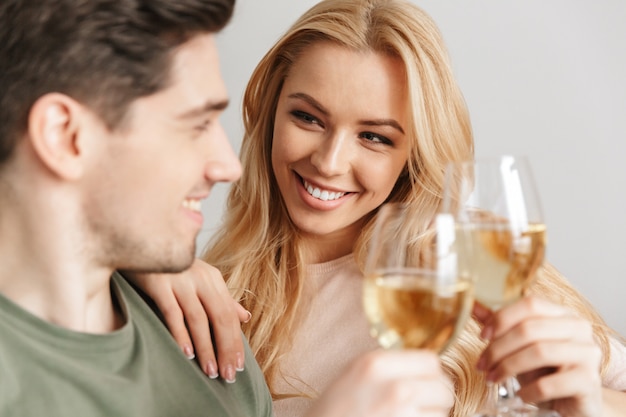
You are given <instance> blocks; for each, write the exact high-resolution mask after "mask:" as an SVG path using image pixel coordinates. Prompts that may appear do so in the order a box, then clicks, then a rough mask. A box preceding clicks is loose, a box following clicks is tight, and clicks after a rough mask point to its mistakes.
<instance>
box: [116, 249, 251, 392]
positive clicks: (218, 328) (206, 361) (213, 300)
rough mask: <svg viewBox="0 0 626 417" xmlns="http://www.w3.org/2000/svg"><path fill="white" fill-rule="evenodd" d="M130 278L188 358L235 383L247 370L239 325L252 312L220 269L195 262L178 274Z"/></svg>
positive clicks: (146, 275)
mask: <svg viewBox="0 0 626 417" xmlns="http://www.w3.org/2000/svg"><path fill="white" fill-rule="evenodd" d="M125 276H126V275H125ZM127 278H128V279H129V280H130V281H131V282H133V283H134V284H135V285H136V286H138V287H139V288H140V289H141V290H142V291H143V292H145V293H146V294H147V295H148V296H149V297H150V298H151V300H152V301H153V302H154V304H155V305H156V307H157V308H158V309H159V311H160V312H161V315H162V317H163V320H164V321H165V323H166V325H167V327H168V329H169V331H170V332H171V333H172V336H173V337H174V339H175V340H176V342H177V343H178V345H179V346H180V347H181V349H182V350H183V352H184V353H185V355H186V356H187V357H189V358H194V357H195V358H196V359H197V361H198V363H199V365H200V367H201V368H202V370H203V371H204V372H205V373H206V374H207V375H208V376H209V377H211V378H217V377H218V375H221V376H222V378H224V379H225V380H226V381H228V382H233V381H235V379H236V372H237V370H242V369H243V366H244V348H243V339H242V334H241V327H240V323H241V322H242V321H247V320H249V319H250V313H249V312H247V311H246V310H245V309H244V308H243V307H242V306H241V305H239V304H238V303H237V302H235V300H233V298H232V297H231V296H230V293H229V291H228V288H227V287H226V283H225V282H224V279H223V277H222V275H221V273H220V272H219V271H218V270H217V269H216V268H214V267H213V266H211V265H208V264H207V263H205V262H203V261H201V260H199V259H196V260H195V261H194V263H193V264H192V266H191V267H190V268H189V269H188V270H186V271H184V272H181V273H179V274H132V275H130V274H129V275H128V276H127Z"/></svg>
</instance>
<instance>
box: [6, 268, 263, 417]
mask: <svg viewBox="0 0 626 417" xmlns="http://www.w3.org/2000/svg"><path fill="white" fill-rule="evenodd" d="M111 288H112V290H113V294H114V296H116V297H117V301H118V303H119V304H120V306H121V307H122V309H123V311H124V312H125V315H126V324H125V325H124V326H123V327H122V328H120V329H119V330H117V331H115V332H112V333H109V334H99V335H96V334H87V333H79V332H74V331H70V330H68V329H65V328H62V327H59V326H56V325H54V324H51V323H48V322H46V321H43V320H41V319H39V318H38V317H36V316H34V315H32V314H30V313H29V312H27V311H25V310H23V309H22V308H20V307H19V306H17V305H16V304H14V303H13V302H11V301H10V300H8V299H7V298H5V297H4V296H2V295H0V416H1V417H9V416H11V417H13V416H29V417H30V416H32V417H61V416H62V417H73V416H76V417H97V416H102V417H105V416H106V417H125V416H133V417H157V416H158V417H178V416H211V417H213V416H228V417H232V416H237V417H243V416H254V417H257V416H272V415H273V414H272V401H271V397H270V395H269V391H268V389H267V385H266V384H265V381H264V379H263V374H262V372H261V370H260V369H259V366H258V364H257V363H256V361H255V360H254V357H253V355H252V352H251V351H250V348H249V346H248V344H247V342H246V343H245V347H246V351H245V355H246V366H245V369H246V370H245V371H243V372H238V373H237V382H235V383H234V384H227V383H225V382H224V381H223V380H221V379H217V380H211V379H209V378H208V377H207V376H206V375H205V374H203V373H202V372H201V370H200V368H199V367H198V365H197V363H196V362H195V361H190V360H188V359H187V358H186V357H185V356H184V355H183V353H182V352H181V350H180V348H179V347H178V345H177V344H176V343H175V342H174V340H173V338H172V337H171V336H170V334H169V332H168V331H167V329H166V327H165V326H164V325H163V323H162V322H161V321H160V320H159V318H158V317H157V316H156V315H155V314H154V313H153V312H152V310H151V309H150V308H149V307H148V305H147V304H146V303H145V302H144V301H143V299H142V298H141V297H140V296H139V295H138V294H137V293H136V292H135V291H134V290H133V288H132V287H131V286H130V285H129V284H128V283H127V282H126V281H125V280H124V279H123V278H122V277H121V276H119V275H118V274H114V276H113V279H112V283H111ZM244 340H245V339H244Z"/></svg>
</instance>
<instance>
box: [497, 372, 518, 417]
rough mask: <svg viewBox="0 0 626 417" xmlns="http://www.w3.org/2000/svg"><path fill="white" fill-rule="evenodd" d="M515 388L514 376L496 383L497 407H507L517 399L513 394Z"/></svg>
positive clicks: (516, 385)
mask: <svg viewBox="0 0 626 417" xmlns="http://www.w3.org/2000/svg"><path fill="white" fill-rule="evenodd" d="M517 388H518V382H517V380H516V379H515V378H514V377H510V378H507V379H506V380H505V381H504V382H502V383H500V384H498V409H507V408H509V407H511V406H513V405H514V404H516V402H517V401H519V400H518V397H517V396H516V394H515V392H516V391H517Z"/></svg>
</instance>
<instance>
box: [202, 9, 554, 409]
mask: <svg viewBox="0 0 626 417" xmlns="http://www.w3.org/2000/svg"><path fill="white" fill-rule="evenodd" d="M316 42H332V43H333V44H335V45H339V46H341V47H345V48H349V49H350V50H354V51H374V52H376V53H379V54H384V55H388V56H392V57H395V58H397V59H398V62H400V63H402V65H404V70H405V74H406V88H407V92H408V94H407V95H408V102H407V114H408V128H407V131H406V135H407V137H409V138H411V139H412V141H413V142H412V146H411V150H410V155H409V157H408V162H407V167H406V169H405V170H404V171H403V173H402V174H401V175H400V177H399V178H398V180H397V182H396V185H395V187H394V189H393V191H392V192H391V194H390V195H389V197H388V199H387V201H406V202H410V203H411V204H415V205H417V206H419V207H420V208H421V210H420V212H421V215H422V222H423V228H424V230H426V228H427V227H428V224H429V222H430V219H432V217H433V215H434V214H435V213H436V211H437V209H438V207H439V205H440V204H441V198H442V196H441V190H442V187H443V181H444V169H445V166H446V164H447V163H448V162H449V161H454V160H467V159H471V158H472V157H473V139H472V133H471V127H470V120H469V114H468V111H467V108H466V105H465V101H464V99H463V96H462V94H461V91H460V89H459V87H458V85H457V83H456V81H455V78H454V75H453V71H452V68H451V65H450V62H449V59H448V54H447V51H446V48H445V46H444V42H443V40H442V37H441V34H440V33H439V30H438V28H437V27H436V25H435V23H434V22H433V20H432V19H431V18H430V17H429V16H428V15H427V14H426V13H425V12H424V11H422V10H421V9H420V8H418V7H417V6H415V5H413V4H411V3H410V2H408V1H403V0H325V1H321V2H320V3H318V4H317V5H315V6H313V7H312V8H311V9H310V10H309V11H307V12H306V13H305V14H304V15H303V16H302V17H301V18H300V19H298V20H297V21H296V23H295V24H294V25H293V26H292V27H291V28H290V29H289V30H288V31H287V32H286V33H285V34H284V35H283V36H282V37H281V38H280V39H279V40H278V42H277V43H276V44H275V45H274V46H273V47H272V48H271V49H270V50H269V52H268V53H267V54H266V55H265V56H264V57H263V59H262V60H261V62H260V63H259V64H258V66H257V67H256V69H255V71H254V73H253V74H252V77H251V79H250V81H249V83H248V86H247V88H246V91H245V95H244V98H243V118H244V127H245V134H244V138H243V142H242V148H241V154H240V157H241V162H242V165H243V175H242V177H241V179H240V180H239V181H238V182H237V183H236V184H234V185H233V187H232V188H231V191H230V194H229V196H228V200H227V208H226V215H225V219H224V222H223V224H222V226H221V227H220V229H219V230H218V231H217V233H216V234H215V235H214V236H213V238H212V240H211V242H210V243H209V246H208V247H207V250H206V254H205V256H204V259H205V260H206V261H207V262H209V263H210V264H213V265H214V266H216V267H217V268H219V269H220V270H221V271H222V274H223V275H224V277H225V279H226V280H227V282H228V286H229V287H230V288H231V289H232V290H233V292H234V296H235V297H236V298H237V299H239V300H241V302H242V304H243V305H244V306H245V307H246V308H247V309H248V310H250V311H251V312H252V319H251V321H250V322H249V323H248V324H247V325H246V326H244V332H245V334H246V336H247V337H248V340H249V342H250V346H251V347H252V350H253V352H254V354H255V356H256V359H257V360H258V362H259V364H260V365H261V368H262V370H263V372H264V373H265V376H266V380H267V382H268V384H269V386H270V390H271V392H272V395H273V396H274V398H281V397H284V396H290V395H289V394H288V393H279V392H276V391H275V389H274V387H275V381H276V380H277V378H280V377H281V375H280V368H279V362H280V359H281V355H283V354H285V353H286V352H287V351H288V349H289V346H290V343H291V335H292V334H294V333H295V330H296V328H297V326H298V325H299V319H300V318H301V317H302V316H301V314H302V310H303V309H304V307H303V306H304V304H305V303H304V300H303V299H302V298H303V297H302V295H301V294H302V286H303V281H304V280H303V275H302V274H303V270H304V268H303V266H304V265H305V264H306V257H305V253H303V250H302V249H301V245H300V238H299V235H298V230H297V229H296V227H295V226H294V225H293V224H292V222H291V220H290V218H289V215H288V213H287V210H286V208H285V205H284V202H283V199H282V197H281V194H280V192H279V189H278V186H277V183H276V179H275V178H274V175H273V172H272V168H271V167H272V165H271V159H270V158H271V156H270V155H271V148H272V134H273V129H274V116H275V112H276V107H277V102H278V98H279V95H280V91H281V88H282V85H283V82H284V80H285V78H286V77H287V75H288V74H289V71H290V69H291V67H292V65H293V64H294V62H296V60H298V58H299V57H300V55H301V54H302V53H305V52H306V50H307V48H308V47H309V46H310V45H311V44H313V43H316ZM374 216H375V213H371V214H370V215H369V218H368V219H366V222H365V226H364V228H363V233H362V234H361V236H360V238H359V239H358V241H357V242H356V243H355V246H354V250H353V251H354V254H355V257H356V259H357V262H358V264H359V265H360V266H361V267H362V265H363V262H364V256H365V249H366V246H367V244H368V241H369V238H370V235H371V231H372V230H371V229H372V220H373V217H374ZM559 285H560V284H559ZM565 285H566V284H565ZM468 327H469V329H468V331H466V332H463V334H462V335H461V337H460V339H459V340H458V342H457V343H456V344H455V345H453V347H452V348H451V349H449V350H448V353H446V355H445V356H444V359H443V361H444V366H445V367H446V369H447V371H448V372H449V373H450V375H451V376H452V378H453V379H454V381H455V384H456V386H457V395H458V396H459V401H458V405H457V406H456V408H455V411H454V415H459V416H461V415H464V414H468V413H469V411H473V410H475V409H476V408H477V407H478V406H479V404H480V402H481V401H482V399H483V398H484V396H485V390H484V389H482V388H481V387H484V386H485V382H484V380H483V377H482V374H481V373H479V372H476V371H475V365H474V364H475V363H476V359H477V357H478V354H479V353H480V351H481V350H482V348H483V346H484V345H483V343H482V342H481V341H480V340H479V338H478V336H477V334H478V326H477V325H476V324H475V323H470V324H469V325H468Z"/></svg>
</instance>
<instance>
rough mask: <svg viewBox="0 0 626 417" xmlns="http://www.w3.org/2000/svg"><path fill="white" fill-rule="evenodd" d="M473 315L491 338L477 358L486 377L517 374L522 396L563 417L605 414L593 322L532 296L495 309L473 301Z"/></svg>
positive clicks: (503, 377) (497, 377)
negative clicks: (492, 311) (483, 307)
mask: <svg viewBox="0 0 626 417" xmlns="http://www.w3.org/2000/svg"><path fill="white" fill-rule="evenodd" d="M474 315H475V317H476V318H477V319H478V320H479V321H481V322H482V323H483V324H484V327H483V330H482V333H481V336H482V337H483V338H485V339H487V340H489V345H488V346H487V348H486V349H485V351H484V352H483V354H482V355H481V357H480V359H479V362H478V368H479V369H481V370H484V371H485V372H487V378H488V379H489V380H491V381H497V382H500V381H503V380H504V379H505V378H507V377H510V376H517V377H518V380H519V382H520V385H521V388H520V390H519V391H518V394H519V396H520V397H522V399H524V400H525V401H526V402H530V403H535V404H547V405H548V406H549V408H552V409H554V410H556V411H558V412H560V413H561V415H562V416H564V417H597V416H602V415H603V414H602V408H603V399H602V397H603V396H602V392H603V388H602V380H601V377H600V363H601V357H602V356H601V355H602V354H601V350H600V348H599V346H598V345H597V344H596V342H595V340H594V336H593V328H592V325H591V323H589V322H588V321H587V320H585V319H582V318H580V317H578V316H576V315H574V314H573V313H572V312H571V311H569V310H568V309H566V308H565V307H562V306H559V305H556V304H554V303H552V302H550V301H547V300H544V299H541V298H539V297H536V296H528V297H524V298H522V299H521V300H519V301H517V302H515V303H513V304H511V305H509V306H506V307H503V308H502V309H500V310H498V311H497V312H495V313H490V312H488V311H486V310H484V309H481V308H480V306H477V307H475V308H474Z"/></svg>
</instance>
